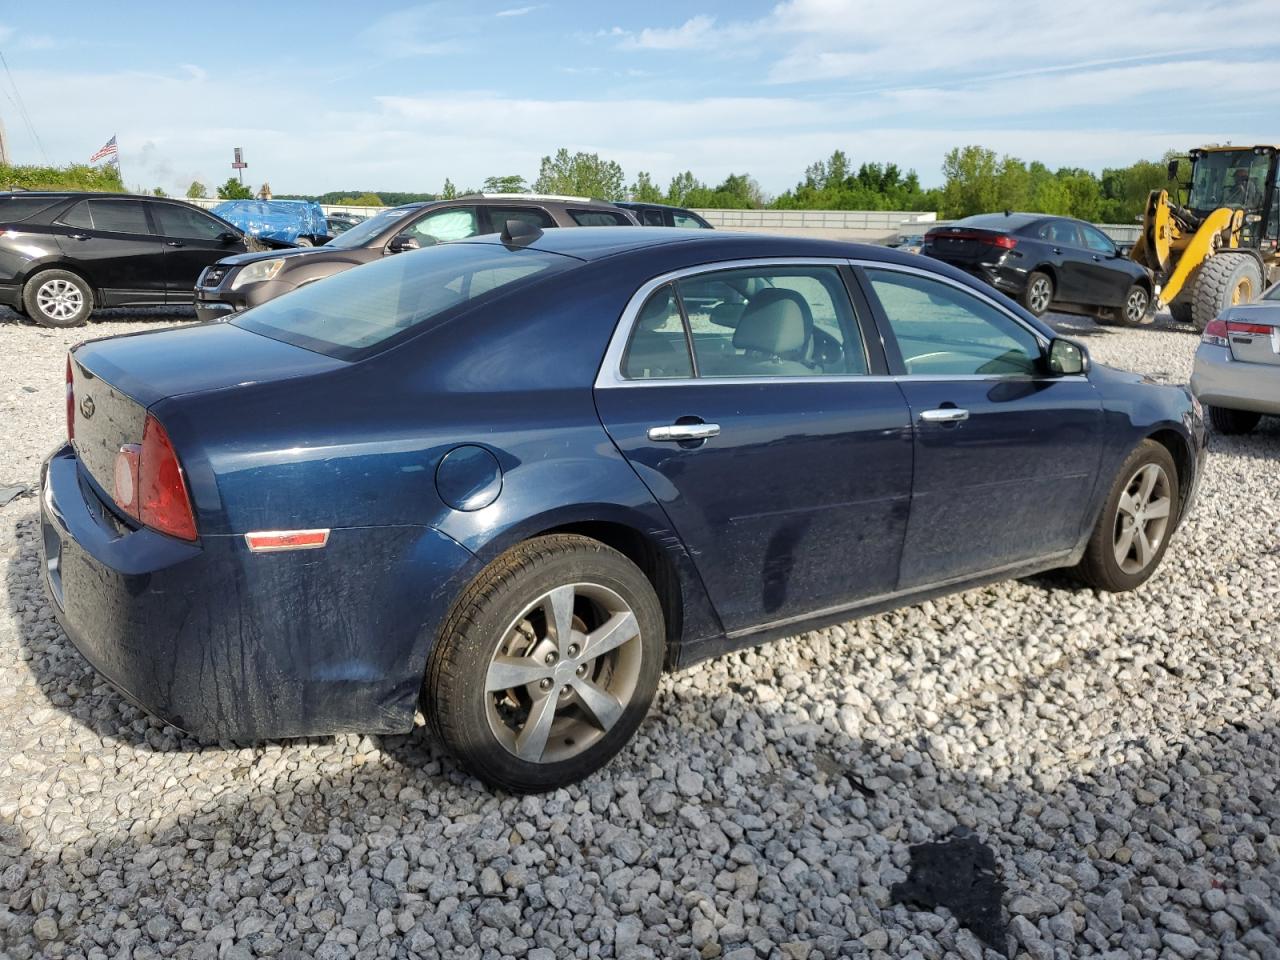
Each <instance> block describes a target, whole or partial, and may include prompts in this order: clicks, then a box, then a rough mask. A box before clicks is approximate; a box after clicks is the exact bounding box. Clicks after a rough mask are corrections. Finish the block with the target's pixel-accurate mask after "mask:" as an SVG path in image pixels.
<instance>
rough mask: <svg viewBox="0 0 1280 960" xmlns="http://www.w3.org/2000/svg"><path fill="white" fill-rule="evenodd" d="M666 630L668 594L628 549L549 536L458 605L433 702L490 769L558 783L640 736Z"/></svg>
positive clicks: (514, 781)
mask: <svg viewBox="0 0 1280 960" xmlns="http://www.w3.org/2000/svg"><path fill="white" fill-rule="evenodd" d="M610 624H612V625H613V626H612V627H610ZM665 638H666V633H665V628H664V623H663V617H662V607H661V605H660V604H659V602H658V597H657V594H656V593H654V590H653V586H652V585H651V584H650V583H649V580H648V579H647V578H646V577H645V575H644V574H643V573H642V572H641V571H640V569H639V568H638V567H637V566H636V565H635V564H633V563H632V562H631V561H630V560H628V559H627V558H626V557H624V556H623V555H622V554H620V553H618V552H617V551H616V550H613V549H611V548H609V547H607V546H605V545H604V544H602V543H599V542H598V541H595V540H591V539H589V538H587V537H581V536H575V535H569V534H556V535H552V536H545V537H537V538H535V539H533V540H529V541H527V542H525V543H522V544H520V545H518V546H516V547H514V548H512V549H511V550H509V551H508V552H507V553H505V554H503V555H502V556H501V557H499V558H498V559H497V560H495V561H493V563H492V564H490V565H489V566H488V567H487V568H486V569H485V570H484V571H482V572H481V573H480V575H479V576H478V577H477V578H476V579H475V581H473V582H472V584H471V585H470V586H469V587H467V589H466V590H465V591H464V592H463V594H462V596H461V597H459V599H458V601H457V602H456V603H455V604H454V607H453V610H452V611H451V612H450V614H449V617H448V619H447V620H446V622H445V624H444V626H443V627H442V628H441V630H440V635H439V637H438V639H437V641H436V644H435V646H434V647H433V649H432V651H431V656H430V659H429V662H428V665H427V675H426V680H425V683H424V685H423V713H424V714H425V715H426V717H427V721H428V723H429V724H430V726H431V728H432V730H433V731H434V732H435V734H436V736H437V737H439V739H440V740H441V741H443V743H444V745H445V746H446V747H448V749H449V751H450V752H451V753H452V754H453V755H454V757H455V758H456V759H457V760H458V762H459V763H461V764H462V765H463V766H465V767H466V768H467V769H468V770H470V771H471V772H472V773H474V774H475V775H476V776H478V777H480V778H481V779H482V780H485V781H486V782H488V783H490V784H492V785H494V786H496V787H501V788H503V789H505V790H510V791H512V792H514V793H534V792H541V791H544V790H553V789H556V788H558V787H562V786H565V785H567V784H570V783H574V782H576V781H578V780H581V779H583V778H584V777H586V776H588V775H590V774H591V773H593V772H595V771H596V770H598V769H599V768H600V767H602V766H604V765H605V764H606V763H608V762H609V760H611V759H612V758H613V757H614V755H615V754H617V753H618V751H619V750H621V749H622V747H623V746H625V745H626V743H627V741H628V740H630V739H631V737H632V735H633V734H634V733H635V731H636V729H637V728H638V727H639V726H640V722H641V721H642V720H643V719H644V717H645V714H646V713H648V710H649V705H650V704H651V703H652V701H653V697H654V694H655V692H656V691H657V688H658V679H659V677H660V676H661V673H662V661H663V651H664V648H665V645H666V639H665ZM593 651H600V652H599V653H595V654H594V655H593Z"/></svg>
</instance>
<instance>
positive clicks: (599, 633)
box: [582, 610, 640, 660]
mask: <svg viewBox="0 0 1280 960" xmlns="http://www.w3.org/2000/svg"><path fill="white" fill-rule="evenodd" d="M639 635H640V624H638V623H637V622H636V615H635V614H634V613H632V612H631V611H630V610H626V611H622V612H619V613H615V614H614V615H613V616H611V617H610V618H609V619H608V620H606V621H605V622H604V623H602V624H601V625H600V626H598V627H596V629H594V630H592V631H591V632H590V633H589V634H587V640H586V643H585V644H583V648H582V658H583V659H584V660H590V659H594V658H595V657H598V656H600V655H601V654H605V653H608V652H609V651H610V650H614V649H616V648H618V647H620V646H622V645H623V644H624V643H626V642H627V641H628V640H634V639H635V638H636V637H638V636H639Z"/></svg>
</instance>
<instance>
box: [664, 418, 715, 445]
mask: <svg viewBox="0 0 1280 960" xmlns="http://www.w3.org/2000/svg"><path fill="white" fill-rule="evenodd" d="M718 436H720V424H718V423H673V424H671V425H670V426H666V427H650V428H649V439H650V440H656V441H670V442H678V441H680V440H706V439H708V438H710V437H718Z"/></svg>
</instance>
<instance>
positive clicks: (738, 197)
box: [681, 173, 765, 210]
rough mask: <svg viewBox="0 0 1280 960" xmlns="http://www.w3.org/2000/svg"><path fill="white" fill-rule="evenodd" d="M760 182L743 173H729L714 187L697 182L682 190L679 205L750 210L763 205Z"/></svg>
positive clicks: (763, 198) (763, 199)
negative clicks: (682, 193)
mask: <svg viewBox="0 0 1280 960" xmlns="http://www.w3.org/2000/svg"><path fill="white" fill-rule="evenodd" d="M764 202H765V197H764V192H763V191H762V190H761V189H760V184H758V183H756V181H755V180H754V179H752V177H750V176H749V175H747V174H745V173H731V174H729V176H727V177H725V179H724V182H723V183H721V184H720V185H718V186H716V187H706V186H704V185H701V184H698V185H696V186H693V187H690V188H689V189H687V190H685V191H684V199H683V201H682V202H681V206H686V207H701V208H703V209H713V210H751V209H755V208H757V207H762V206H764Z"/></svg>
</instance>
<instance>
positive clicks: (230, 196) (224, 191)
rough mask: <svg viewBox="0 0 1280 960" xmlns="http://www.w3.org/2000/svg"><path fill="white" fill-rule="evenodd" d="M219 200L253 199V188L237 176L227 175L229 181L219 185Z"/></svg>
mask: <svg viewBox="0 0 1280 960" xmlns="http://www.w3.org/2000/svg"><path fill="white" fill-rule="evenodd" d="M218 199H219V200H252V199H253V190H252V189H250V188H249V187H246V186H245V185H244V184H243V183H241V182H240V181H239V180H237V179H236V178H235V177H227V182H226V183H224V184H222V186H220V187H218Z"/></svg>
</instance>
